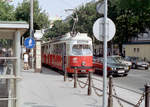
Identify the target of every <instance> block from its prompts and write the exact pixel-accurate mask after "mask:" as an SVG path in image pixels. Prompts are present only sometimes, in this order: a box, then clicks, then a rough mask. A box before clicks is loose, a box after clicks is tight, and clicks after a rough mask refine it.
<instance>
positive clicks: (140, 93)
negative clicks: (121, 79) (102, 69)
mask: <svg viewBox="0 0 150 107" xmlns="http://www.w3.org/2000/svg"><path fill="white" fill-rule="evenodd" d="M93 76H94V77H93V78H92V79H94V80H97V81H100V82H103V80H100V79H97V78H99V77H100V76H98V75H96V74H93ZM95 77H96V78H95ZM113 85H114V86H116V87H118V88H121V89H125V90H128V91H131V92H134V93H136V94H139V95H142V93H143V92H138V91H136V90H133V89H130V88H126V87H123V86H120V85H118V84H116V83H115V84H113Z"/></svg>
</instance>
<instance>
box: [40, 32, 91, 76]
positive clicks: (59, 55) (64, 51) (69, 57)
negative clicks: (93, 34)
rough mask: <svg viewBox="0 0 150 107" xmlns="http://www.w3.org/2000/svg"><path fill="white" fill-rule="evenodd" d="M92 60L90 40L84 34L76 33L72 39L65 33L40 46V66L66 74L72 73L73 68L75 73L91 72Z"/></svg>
mask: <svg viewBox="0 0 150 107" xmlns="http://www.w3.org/2000/svg"><path fill="white" fill-rule="evenodd" d="M92 59H93V49H92V39H91V38H90V37H88V36H87V34H86V33H77V34H76V36H74V37H72V36H71V35H70V33H67V34H66V35H64V36H62V37H61V38H57V39H55V40H52V41H49V42H46V43H43V44H42V64H46V65H49V66H51V67H54V68H57V69H60V70H64V69H65V70H66V71H67V73H74V69H73V67H76V69H77V73H87V72H88V71H92V70H93V69H92V67H93V63H92ZM63 65H64V66H63ZM63 68H64V69H63Z"/></svg>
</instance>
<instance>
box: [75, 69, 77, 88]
mask: <svg viewBox="0 0 150 107" xmlns="http://www.w3.org/2000/svg"><path fill="white" fill-rule="evenodd" d="M74 88H77V69H76V67H75V68H74Z"/></svg>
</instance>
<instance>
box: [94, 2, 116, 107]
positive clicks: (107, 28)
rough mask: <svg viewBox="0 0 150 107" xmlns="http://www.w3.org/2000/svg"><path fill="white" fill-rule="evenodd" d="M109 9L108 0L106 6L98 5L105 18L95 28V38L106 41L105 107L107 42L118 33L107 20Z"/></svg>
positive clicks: (105, 94) (105, 64) (105, 96)
mask: <svg viewBox="0 0 150 107" xmlns="http://www.w3.org/2000/svg"><path fill="white" fill-rule="evenodd" d="M103 8H104V9H103ZM107 8H108V7H107V0H104V6H103V3H101V4H98V5H97V11H98V13H100V14H103V11H104V18H100V19H98V20H97V21H96V22H95V23H94V26H93V33H94V36H95V37H96V38H97V39H98V40H100V41H104V42H103V43H104V54H103V56H104V62H103V67H104V68H103V107H107V41H109V40H111V39H112V38H113V36H114V35H115V32H116V28H115V25H114V23H113V22H112V21H111V20H110V19H108V18H107Z"/></svg>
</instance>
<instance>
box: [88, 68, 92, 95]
mask: <svg viewBox="0 0 150 107" xmlns="http://www.w3.org/2000/svg"><path fill="white" fill-rule="evenodd" d="M91 75H92V71H89V75H88V79H89V84H88V95H91V93H92V90H91Z"/></svg>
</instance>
